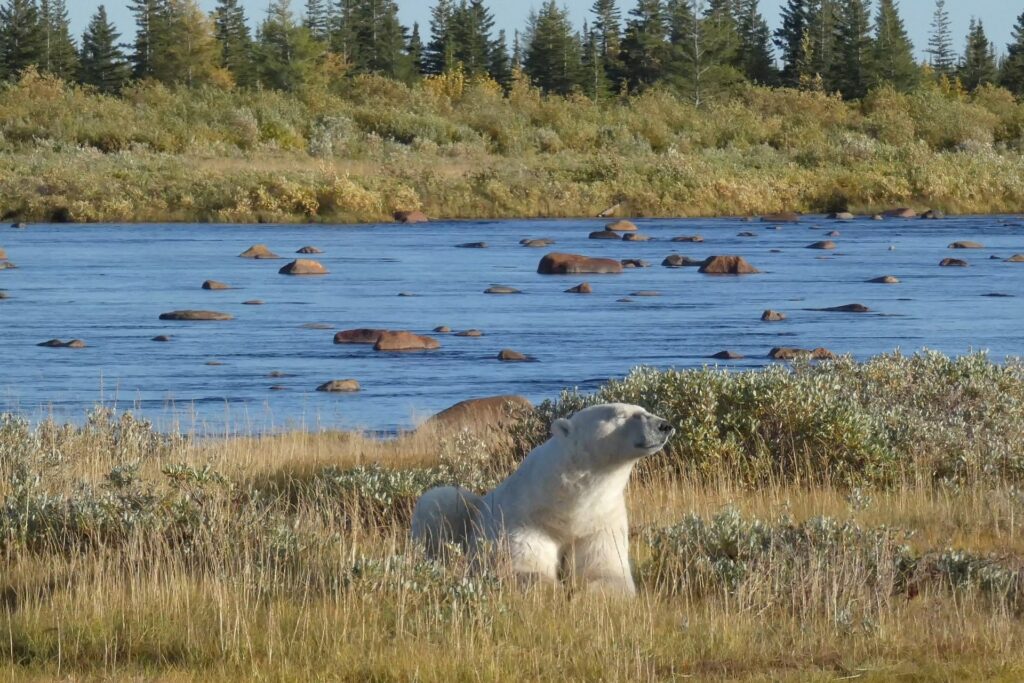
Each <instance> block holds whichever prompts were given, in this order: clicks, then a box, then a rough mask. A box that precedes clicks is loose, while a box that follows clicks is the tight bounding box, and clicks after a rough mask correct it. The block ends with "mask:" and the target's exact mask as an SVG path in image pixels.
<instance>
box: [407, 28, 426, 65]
mask: <svg viewBox="0 0 1024 683" xmlns="http://www.w3.org/2000/svg"><path fill="white" fill-rule="evenodd" d="M405 53H406V54H407V55H409V65H410V67H412V70H413V72H414V73H416V74H422V73H423V66H424V65H423V39H422V38H421V37H420V25H419V23H417V22H413V25H412V32H411V33H410V34H409V41H408V42H407V43H406V45H405Z"/></svg>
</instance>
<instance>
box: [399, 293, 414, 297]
mask: <svg viewBox="0 0 1024 683" xmlns="http://www.w3.org/2000/svg"><path fill="white" fill-rule="evenodd" d="M398 296H405V297H409V296H416V293H415V292H399V293H398Z"/></svg>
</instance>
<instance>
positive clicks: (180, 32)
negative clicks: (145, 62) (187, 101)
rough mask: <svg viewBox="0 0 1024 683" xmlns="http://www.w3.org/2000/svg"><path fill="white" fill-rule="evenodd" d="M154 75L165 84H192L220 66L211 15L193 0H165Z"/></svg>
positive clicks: (207, 78)
mask: <svg viewBox="0 0 1024 683" xmlns="http://www.w3.org/2000/svg"><path fill="white" fill-rule="evenodd" d="M163 30H164V31H165V33H164V35H163V36H162V37H161V41H162V42H161V46H160V48H161V49H160V50H159V52H157V56H158V59H157V60H156V61H155V62H154V64H153V76H154V77H155V78H157V79H158V80H160V81H162V82H164V83H175V84H181V85H186V86H189V87H191V86H195V85H200V84H202V83H205V82H208V81H209V80H210V78H211V77H212V76H213V73H214V70H215V69H217V68H218V67H219V66H220V59H221V55H220V46H219V44H218V43H217V39H216V36H215V29H214V25H213V22H212V21H211V19H210V17H209V16H208V15H207V14H206V13H205V12H203V11H202V10H201V9H200V8H199V5H198V3H197V2H196V0H168V2H167V15H166V20H165V24H164V29H163Z"/></svg>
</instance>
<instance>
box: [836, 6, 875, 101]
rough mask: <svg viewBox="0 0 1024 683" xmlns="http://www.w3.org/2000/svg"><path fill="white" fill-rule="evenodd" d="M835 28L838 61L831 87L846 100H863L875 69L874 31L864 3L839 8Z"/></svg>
mask: <svg viewBox="0 0 1024 683" xmlns="http://www.w3.org/2000/svg"><path fill="white" fill-rule="evenodd" d="M837 9H838V12H837V13H836V27H835V60H834V61H833V63H832V68H831V70H830V72H829V74H830V77H829V85H830V87H833V88H835V89H836V90H838V91H839V92H841V93H842V95H843V97H844V98H846V99H860V98H862V97H864V95H866V94H867V92H868V85H869V78H870V66H871V36H870V35H869V32H870V30H871V23H870V19H869V18H868V10H867V7H866V6H865V4H864V1H863V0H845V2H843V3H842V4H840V5H839V6H838V8H837Z"/></svg>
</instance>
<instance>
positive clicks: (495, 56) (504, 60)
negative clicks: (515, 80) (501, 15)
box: [487, 31, 513, 92]
mask: <svg viewBox="0 0 1024 683" xmlns="http://www.w3.org/2000/svg"><path fill="white" fill-rule="evenodd" d="M512 68H513V67H512V58H511V57H510V56H509V53H508V40H507V39H506V38H505V31H498V39H497V40H495V41H494V44H493V45H492V46H491V56H490V64H489V66H488V69H487V70H488V73H490V75H491V78H493V79H494V80H495V81H496V82H497V83H498V84H499V85H500V86H501V87H502V89H504V90H505V91H506V92H507V91H508V90H509V88H511V87H512Z"/></svg>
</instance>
